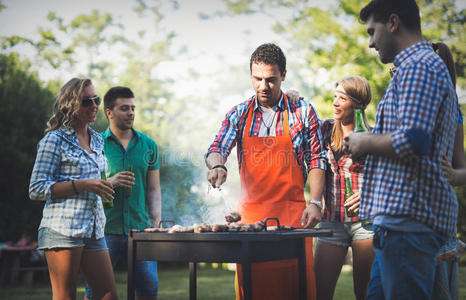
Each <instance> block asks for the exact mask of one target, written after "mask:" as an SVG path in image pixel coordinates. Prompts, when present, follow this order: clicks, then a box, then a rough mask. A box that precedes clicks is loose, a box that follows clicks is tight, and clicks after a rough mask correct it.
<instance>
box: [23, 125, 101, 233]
mask: <svg viewBox="0 0 466 300" xmlns="http://www.w3.org/2000/svg"><path fill="white" fill-rule="evenodd" d="M89 133H90V136H91V143H90V147H91V149H92V151H93V152H94V153H95V155H91V154H89V153H88V152H87V151H86V150H84V149H83V148H81V147H80V146H79V142H78V137H77V135H76V132H75V131H74V130H73V129H58V130H54V131H50V132H48V133H47V134H46V135H45V136H44V138H42V140H41V141H40V142H39V144H38V146H37V157H36V162H35V164H34V169H33V171H32V175H31V183H30V185H29V196H30V197H31V199H32V200H46V201H47V202H46V203H45V206H44V211H43V217H42V221H41V223H40V226H39V229H40V228H43V227H48V228H50V229H52V230H55V231H57V232H59V233H61V234H63V235H66V236H71V237H83V238H84V237H86V238H90V237H91V236H92V232H93V230H94V229H95V237H96V238H102V237H103V236H104V226H105V214H104V210H103V207H102V201H101V199H100V197H99V196H97V195H96V194H94V193H89V192H81V193H79V194H78V195H71V196H66V197H63V198H58V199H53V200H52V199H51V187H52V185H54V184H55V183H57V182H62V181H71V180H78V179H90V178H100V172H101V171H105V170H106V168H107V159H106V158H105V155H104V152H103V149H104V143H103V140H102V137H101V136H100V134H98V133H97V132H95V131H94V130H93V129H91V128H89Z"/></svg>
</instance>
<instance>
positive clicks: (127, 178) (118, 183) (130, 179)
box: [107, 171, 135, 189]
mask: <svg viewBox="0 0 466 300" xmlns="http://www.w3.org/2000/svg"><path fill="white" fill-rule="evenodd" d="M134 180H135V178H134V173H133V172H130V171H122V172H118V173H116V174H115V175H113V176H112V177H109V178H108V179H107V181H109V182H110V183H111V184H112V185H113V187H114V188H116V187H123V188H127V189H129V188H130V187H132V186H133V185H134Z"/></svg>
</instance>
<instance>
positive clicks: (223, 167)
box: [211, 165, 228, 172]
mask: <svg viewBox="0 0 466 300" xmlns="http://www.w3.org/2000/svg"><path fill="white" fill-rule="evenodd" d="M217 168H220V169H224V170H225V172H228V169H227V167H225V165H215V166H213V167H212V168H211V170H213V169H217Z"/></svg>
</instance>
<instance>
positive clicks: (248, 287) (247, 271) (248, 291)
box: [241, 241, 252, 300]
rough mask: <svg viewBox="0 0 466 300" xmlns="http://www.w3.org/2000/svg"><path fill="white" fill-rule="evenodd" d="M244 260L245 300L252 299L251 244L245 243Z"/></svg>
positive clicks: (243, 247)
mask: <svg viewBox="0 0 466 300" xmlns="http://www.w3.org/2000/svg"><path fill="white" fill-rule="evenodd" d="M241 248H242V249H241V252H242V256H243V258H242V260H241V265H242V268H243V289H244V300H251V299H252V275H251V260H250V258H249V254H250V253H249V242H247V241H243V242H242V247H241Z"/></svg>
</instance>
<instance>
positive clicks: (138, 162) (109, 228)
mask: <svg viewBox="0 0 466 300" xmlns="http://www.w3.org/2000/svg"><path fill="white" fill-rule="evenodd" d="M132 130H133V137H132V138H131V141H130V142H129V144H128V147H127V148H126V150H125V148H123V145H122V144H121V143H120V141H118V139H117V138H116V137H115V136H114V135H113V134H112V132H111V131H110V128H107V130H106V131H104V132H102V133H101V135H102V137H103V139H104V151H105V156H106V157H107V160H108V168H107V178H108V177H111V176H113V175H115V174H116V173H118V172H121V171H126V170H128V166H129V165H133V172H134V175H135V178H136V180H135V183H134V185H133V190H132V192H131V196H130V197H126V196H125V195H124V193H123V191H124V188H121V187H118V188H115V194H114V197H115V198H114V200H113V208H108V209H105V216H106V217H107V223H106V224H105V233H106V234H126V235H127V234H128V231H129V230H130V229H139V230H142V229H144V228H148V227H151V224H150V221H149V215H148V212H147V209H146V190H147V189H146V187H147V171H149V170H157V169H159V151H158V147H157V144H156V143H155V141H154V140H153V139H151V138H150V137H148V136H147V135H145V134H143V133H141V132H138V131H136V130H134V129H132Z"/></svg>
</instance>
